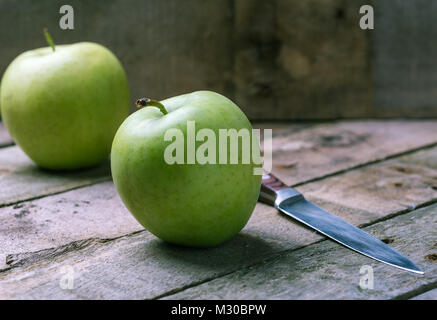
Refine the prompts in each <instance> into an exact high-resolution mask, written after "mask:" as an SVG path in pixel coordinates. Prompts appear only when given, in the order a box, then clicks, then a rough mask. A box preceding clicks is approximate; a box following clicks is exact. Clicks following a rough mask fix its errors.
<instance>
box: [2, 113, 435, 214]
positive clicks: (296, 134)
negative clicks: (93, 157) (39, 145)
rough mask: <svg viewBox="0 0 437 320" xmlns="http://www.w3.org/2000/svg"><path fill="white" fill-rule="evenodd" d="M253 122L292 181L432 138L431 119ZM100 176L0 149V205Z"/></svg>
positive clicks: (104, 174)
mask: <svg viewBox="0 0 437 320" xmlns="http://www.w3.org/2000/svg"><path fill="white" fill-rule="evenodd" d="M256 126H258V127H263V128H268V127H272V128H273V132H274V139H273V149H274V152H273V159H274V172H276V173H277V174H278V175H279V176H281V178H283V179H284V180H285V182H287V183H289V184H292V185H295V184H301V183H303V182H305V181H308V180H312V179H318V178H320V177H323V176H326V175H330V174H333V173H335V172H338V171H343V170H347V169H348V168H351V167H356V166H360V165H363V164H365V163H368V162H372V161H378V160H381V159H385V158H387V157H390V156H393V155H395V154H399V153H402V152H406V151H408V150H411V149H415V148H420V147H423V146H427V145H430V144H432V143H437V125H436V122H435V121H434V122H433V121H412V122H408V121H387V122H379V121H364V122H350V121H349V122H338V123H332V124H326V125H318V126H316V127H313V126H311V125H310V124H295V125H278V124H273V125H269V124H257V125H256ZM105 179H109V168H108V166H104V165H103V166H101V167H98V168H94V169H90V170H84V171H75V172H49V171H43V170H40V169H38V168H37V167H36V166H35V165H34V164H33V163H32V162H31V161H30V160H29V159H28V158H27V157H26V156H25V155H24V154H23V153H22V152H21V151H20V150H19V148H18V147H11V148H3V149H2V150H0V190H2V193H1V194H0V206H2V205H6V204H11V203H15V202H18V201H23V200H27V199H32V198H38V197H41V196H44V195H48V194H51V193H57V192H61V191H65V190H69V189H73V188H76V187H80V186H83V185H88V184H91V183H94V182H96V181H101V180H105Z"/></svg>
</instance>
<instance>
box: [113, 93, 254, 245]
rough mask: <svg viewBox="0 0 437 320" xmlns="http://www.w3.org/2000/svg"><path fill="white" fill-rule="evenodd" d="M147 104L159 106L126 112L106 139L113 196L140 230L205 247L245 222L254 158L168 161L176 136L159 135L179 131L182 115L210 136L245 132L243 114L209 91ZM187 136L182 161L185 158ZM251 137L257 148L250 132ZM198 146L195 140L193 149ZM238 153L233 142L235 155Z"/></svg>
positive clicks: (250, 203) (250, 206)
mask: <svg viewBox="0 0 437 320" xmlns="http://www.w3.org/2000/svg"><path fill="white" fill-rule="evenodd" d="M139 101H140V100H139ZM146 102H147V101H146ZM152 105H155V106H158V107H159V108H160V109H161V110H160V109H159V108H153V107H147V108H142V109H140V110H138V111H136V112H135V113H133V114H132V115H130V116H129V117H128V118H127V119H126V120H125V121H124V122H123V124H122V125H121V126H120V128H119V129H118V131H117V133H116V135H115V138H114V142H113V144H112V151H111V170H112V176H113V179H114V183H115V186H116V188H117V191H118V193H119V194H120V197H121V199H122V200H123V202H124V204H125V205H126V207H127V208H128V209H129V211H130V212H131V213H132V214H133V215H134V217H135V218H136V219H137V220H138V221H139V222H140V223H141V224H142V225H143V226H144V227H145V228H146V229H147V230H149V231H150V232H151V233H153V234H154V235H156V236H157V237H159V238H161V239H162V240H165V241H167V242H170V243H175V244H180V245H185V246H194V247H209V246H215V245H218V244H220V243H222V242H224V241H226V240H228V239H230V238H231V237H232V236H234V235H236V234H237V233H238V232H239V231H240V230H241V229H242V228H243V227H244V226H245V225H246V223H247V221H248V220H249V218H250V216H251V214H252V211H253V209H254V207H255V204H256V202H257V199H258V195H259V191H260V184H261V176H259V175H254V170H253V169H254V168H255V167H257V166H256V163H254V161H252V160H251V161H250V162H249V163H246V164H243V163H242V161H238V163H237V164H231V163H224V164H223V163H222V164H220V163H219V162H216V164H212V163H206V164H200V163H199V162H195V163H194V164H188V163H184V164H180V163H179V164H178V163H173V164H169V163H168V161H167V160H166V159H165V154H166V149H167V148H169V147H170V145H171V144H172V143H174V142H176V141H175V139H173V140H171V141H166V139H165V137H166V133H168V132H169V130H171V129H178V130H180V132H182V133H183V134H184V137H187V136H188V133H187V132H188V130H189V129H188V122H189V121H191V122H194V124H195V129H196V132H199V131H200V130H201V129H209V130H211V131H212V132H214V133H215V134H216V136H217V137H218V136H219V130H220V129H236V130H238V131H240V130H241V129H246V130H248V131H250V132H251V129H252V126H251V124H250V122H249V120H248V119H247V118H246V116H245V115H244V113H243V112H242V111H241V110H240V108H239V107H238V106H237V105H235V104H234V103H233V102H232V101H231V100H229V99H227V98H226V97H224V96H222V95H220V94H217V93H214V92H209V91H199V92H194V93H190V94H186V95H181V96H177V97H173V98H170V99H167V100H164V101H162V102H161V104H160V103H155V104H153V103H152ZM167 112H168V113H167ZM187 139H188V137H187V138H186V140H184V146H183V147H184V150H185V149H186V154H185V156H183V160H184V159H185V158H187V159H188V157H189V155H188V144H189V142H188V140H187ZM208 139H209V138H208ZM251 139H256V143H254V145H256V146H257V147H256V148H258V149H257V150H255V152H259V144H258V140H257V138H251ZM167 140H168V139H167ZM205 140H206V139H205ZM204 142H206V141H204ZM202 144H203V143H202V142H200V141H196V142H195V149H196V150H197V151H198V150H199V148H200V146H201V145H202ZM229 145H230V144H229ZM214 148H217V150H218V149H219V147H218V143H217V144H216V145H215V146H214ZM242 152H243V148H239V150H238V159H239V160H240V159H241V158H242ZM218 153H219V151H216V156H217V158H218V157H219V154H218ZM184 161H185V160H184ZM187 162H188V160H187Z"/></svg>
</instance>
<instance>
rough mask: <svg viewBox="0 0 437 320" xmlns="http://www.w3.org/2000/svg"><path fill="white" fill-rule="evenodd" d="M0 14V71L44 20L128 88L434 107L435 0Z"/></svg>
mask: <svg viewBox="0 0 437 320" xmlns="http://www.w3.org/2000/svg"><path fill="white" fill-rule="evenodd" d="M64 4H69V5H71V6H73V8H74V13H75V21H74V24H75V29H74V30H66V31H64V30H61V29H60V28H59V19H60V18H61V16H62V15H61V14H60V13H59V8H60V7H61V6H62V5H64ZM364 4H370V5H372V6H373V8H374V9H375V29H374V30H361V29H360V28H359V20H360V17H361V15H360V14H359V8H360V7H361V6H362V5H364ZM0 21H1V25H2V28H0V43H1V50H0V72H1V73H3V72H4V71H5V69H6V67H7V65H8V64H9V63H10V62H11V61H12V60H13V59H14V58H15V57H16V56H17V55H18V54H19V53H21V52H23V51H27V50H30V49H34V48H37V47H42V46H46V42H45V39H44V37H43V34H42V29H43V27H48V28H49V30H50V32H51V34H52V36H53V38H54V41H55V43H56V44H64V43H73V42H79V41H94V42H98V43H100V44H103V45H105V46H106V47H108V48H109V49H111V50H112V51H113V52H114V53H115V54H116V55H117V56H118V58H119V59H120V60H121V62H122V64H123V65H124V67H125V69H126V72H127V74H128V77H129V82H130V85H131V89H132V95H133V97H132V99H135V98H138V97H142V96H145V95H147V96H153V97H155V98H157V99H164V98H167V97H171V96H174V95H178V94H181V93H186V92H191V91H195V90H201V89H209V90H214V91H217V92H219V93H222V94H224V95H226V96H228V97H229V98H231V99H233V100H234V101H236V102H237V103H238V105H239V106H240V107H241V108H242V109H243V110H244V111H245V112H246V114H247V115H248V117H249V118H250V119H252V120H309V119H311V120H314V119H339V118H430V117H437V63H436V61H437V1H435V0H434V1H433V0H415V1H411V0H378V1H376V0H360V1H358V0H305V1H302V0H269V1H266V0H263V1H261V0H142V1H141V0H93V1H84V0H81V1H80V0H63V1H57V0H20V1H18V0H15V1H14V0H0Z"/></svg>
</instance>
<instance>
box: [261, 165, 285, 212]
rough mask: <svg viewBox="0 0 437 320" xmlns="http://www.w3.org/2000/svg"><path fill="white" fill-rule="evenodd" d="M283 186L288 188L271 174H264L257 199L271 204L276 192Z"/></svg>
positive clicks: (273, 202) (273, 201)
mask: <svg viewBox="0 0 437 320" xmlns="http://www.w3.org/2000/svg"><path fill="white" fill-rule="evenodd" d="M285 188H288V186H287V185H286V184H285V183H283V182H282V181H281V180H279V179H278V178H277V177H275V176H274V175H273V174H271V173H269V174H265V175H263V177H262V183H261V192H260V194H259V198H258V200H259V201H261V202H264V203H266V204H269V205H271V206H273V205H274V204H275V200H276V193H277V192H278V191H279V190H282V189H285Z"/></svg>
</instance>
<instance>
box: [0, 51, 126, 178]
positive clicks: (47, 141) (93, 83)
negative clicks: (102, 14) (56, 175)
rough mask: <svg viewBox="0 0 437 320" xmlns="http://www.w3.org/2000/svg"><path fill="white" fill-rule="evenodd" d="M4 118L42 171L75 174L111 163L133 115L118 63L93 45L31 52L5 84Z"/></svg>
mask: <svg viewBox="0 0 437 320" xmlns="http://www.w3.org/2000/svg"><path fill="white" fill-rule="evenodd" d="M1 84H2V85H1V91H0V104H1V106H2V118H3V122H4V123H5V126H6V128H7V129H8V131H9V133H10V135H11V137H12V138H13V139H14V141H15V142H16V143H17V144H18V145H19V146H20V147H21V148H22V149H23V151H24V152H25V153H26V154H27V155H28V156H29V157H30V158H31V159H32V160H33V161H34V162H35V163H36V164H37V165H39V166H40V167H43V168H46V169H54V170H71V169H78V168H85V167H90V166H93V165H96V164H98V163H100V162H102V161H104V160H105V159H107V158H108V155H109V153H110V150H111V144H112V140H113V137H114V135H115V132H116V131H117V128H118V127H119V125H120V124H121V123H122V122H123V120H124V119H125V118H126V117H127V116H128V115H129V104H130V91H129V86H128V82H127V78H126V74H125V72H124V70H123V67H122V66H121V64H120V62H119V61H118V59H117V58H116V57H115V56H114V55H113V54H112V53H111V52H110V51H109V50H108V49H106V48H105V47H103V46H101V45H99V44H96V43H91V42H81V43H76V44H71V45H58V46H56V51H55V52H53V51H52V49H51V48H50V47H46V48H40V49H36V50H32V51H27V52H25V53H22V54H21V55H19V56H18V57H17V58H16V59H15V60H14V61H13V62H12V63H11V64H10V65H9V66H8V68H7V70H6V72H5V74H4V75H3V78H2V81H1Z"/></svg>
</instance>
